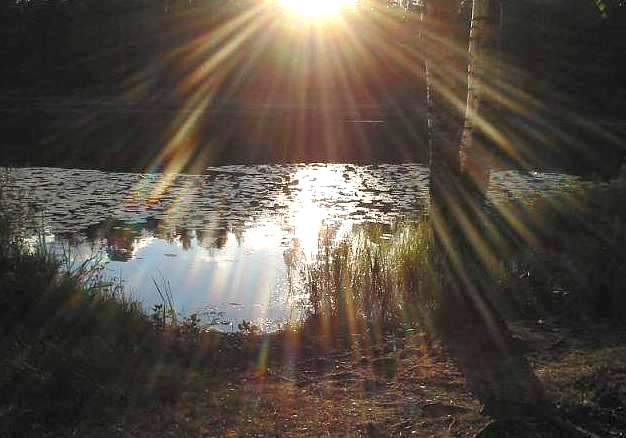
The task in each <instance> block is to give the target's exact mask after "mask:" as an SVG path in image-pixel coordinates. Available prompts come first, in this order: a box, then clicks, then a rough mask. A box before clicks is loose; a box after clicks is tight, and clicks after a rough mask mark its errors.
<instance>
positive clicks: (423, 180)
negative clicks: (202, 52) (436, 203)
mask: <svg viewBox="0 0 626 438" xmlns="http://www.w3.org/2000/svg"><path fill="white" fill-rule="evenodd" d="M3 174H4V175H6V176H5V177H4V182H3V187H2V192H3V198H4V199H3V202H4V203H5V205H6V206H7V207H8V208H15V209H17V208H18V207H19V206H25V205H27V206H29V210H30V211H36V212H37V213H36V214H35V215H31V217H34V218H35V220H34V221H30V222H32V223H30V222H29V223H26V222H25V223H24V224H23V226H24V227H25V228H26V231H27V232H28V233H30V235H31V236H35V235H36V234H41V230H43V234H44V236H43V237H44V238H45V241H46V242H47V244H48V245H49V246H50V247H51V248H53V249H54V250H55V251H57V252H61V251H63V252H65V253H66V254H67V253H69V254H70V257H71V258H73V259H74V260H75V261H81V260H85V259H88V258H94V259H97V260H99V261H101V262H102V263H104V266H105V272H106V275H107V277H108V278H110V279H116V280H117V281H120V282H122V284H123V285H124V289H125V291H127V293H129V294H131V295H132V297H134V298H136V299H138V300H140V301H141V302H142V303H143V305H144V306H145V308H146V310H148V311H149V310H150V309H151V308H152V306H154V305H155V304H159V303H160V302H161V297H160V295H159V293H158V291H157V285H158V286H159V288H161V289H163V288H169V289H171V292H172V296H173V300H174V304H175V306H176V309H177V311H178V312H179V313H180V314H182V315H188V314H191V313H200V314H201V315H204V316H205V317H206V318H208V319H210V320H212V321H213V322H215V323H217V327H218V328H219V329H221V330H236V329H237V325H238V323H240V322H241V321H242V320H246V321H252V322H254V323H255V324H257V325H258V326H260V327H261V328H263V329H265V330H272V329H275V328H276V327H277V326H279V325H280V324H282V323H284V322H286V321H289V320H293V319H297V318H299V317H301V315H302V309H303V303H305V302H306V297H302V296H298V294H295V293H293V290H291V288H290V287H289V281H288V270H287V264H286V261H287V258H288V257H290V255H292V254H294V253H295V252H297V253H298V254H300V255H301V256H302V257H305V258H309V257H314V255H315V253H316V251H317V249H318V239H319V236H320V233H321V232H322V231H324V230H327V229H329V228H332V230H333V236H334V238H336V239H339V238H341V237H345V236H347V235H348V234H349V233H352V232H354V230H356V229H358V228H359V227H361V226H363V225H364V224H371V223H375V224H382V225H383V226H389V229H391V225H392V224H394V223H397V222H400V221H411V220H413V219H415V218H416V217H418V216H419V215H421V214H423V213H424V212H425V211H426V209H427V208H428V177H429V172H428V168H427V167H426V166H424V165H421V164H417V163H407V164H379V165H352V164H276V165H231V166H221V167H210V168H207V169H206V170H205V172H204V173H203V174H202V175H184V174H140V173H115V172H105V171H99V170H78V169H59V168H15V169H4V170H3ZM578 182H579V180H578V178H576V177H574V176H570V175H564V174H558V173H535V172H531V173H528V172H520V171H512V170H508V171H498V172H492V173H491V176H490V182H489V191H488V197H489V200H490V202H499V201H501V200H503V199H506V198H523V197H526V196H529V195H532V194H537V193H542V194H544V195H545V194H549V193H551V192H559V191H562V190H568V189H570V188H572V187H574V186H575V185H576V184H578ZM295 250H297V251H295Z"/></svg>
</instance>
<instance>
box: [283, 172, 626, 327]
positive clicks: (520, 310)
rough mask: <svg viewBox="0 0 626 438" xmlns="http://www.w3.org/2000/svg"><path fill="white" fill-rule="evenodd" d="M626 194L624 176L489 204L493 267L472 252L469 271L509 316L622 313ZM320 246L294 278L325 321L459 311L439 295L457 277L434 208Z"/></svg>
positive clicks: (367, 322) (391, 319)
mask: <svg viewBox="0 0 626 438" xmlns="http://www.w3.org/2000/svg"><path fill="white" fill-rule="evenodd" d="M624 200H626V179H625V178H624V177H622V178H618V179H616V180H614V181H612V182H610V183H608V184H596V185H588V186H586V187H583V188H581V189H580V190H579V191H577V192H574V193H563V194H558V195H550V196H538V197H537V198H535V199H531V200H524V201H515V202H510V203H509V204H506V205H498V206H493V205H486V206H485V209H486V212H487V215H486V216H485V217H488V218H489V221H490V222H489V223H488V224H486V225H485V227H486V228H485V233H487V234H488V236H486V237H485V238H486V239H489V238H493V239H497V240H498V245H494V246H492V248H493V249H492V251H495V253H494V254H490V257H489V258H488V259H489V260H490V261H491V265H490V266H485V265H484V263H483V262H481V261H480V260H478V259H476V260H468V259H467V258H466V259H464V262H465V263H466V264H467V265H466V266H464V271H465V272H467V273H469V274H470V275H469V276H468V277H466V278H469V279H470V280H469V281H473V282H476V283H480V284H479V285H478V287H479V288H480V290H481V291H483V293H484V294H485V295H484V297H483V298H484V299H486V300H488V301H489V305H493V306H494V309H495V310H497V311H498V312H501V313H502V314H503V315H504V316H506V317H509V318H539V319H541V318H545V317H564V318H569V319H571V320H576V319H579V318H581V317H582V318H598V317H611V318H613V319H614V320H615V321H619V320H620V319H621V318H622V311H623V309H624V308H626V294H624V287H625V286H624V285H626V252H624V248H626V202H624ZM493 236H496V237H493ZM456 241H457V242H458V241H462V239H461V240H458V239H457V240H456ZM468 245H469V242H468ZM318 246H319V247H318V250H317V252H316V255H315V256H314V257H313V258H312V259H308V260H307V259H306V258H299V259H298V258H291V259H289V260H290V263H288V265H289V278H290V280H291V283H292V286H293V287H294V288H295V289H297V290H298V292H302V293H303V294H304V295H305V296H308V297H309V300H310V307H309V312H308V314H309V317H310V319H311V320H313V321H317V322H318V323H320V324H321V326H322V327H323V328H325V330H327V331H329V332H332V333H334V334H335V335H339V334H341V333H346V332H347V333H350V332H351V333H362V332H363V331H367V330H372V329H375V330H378V331H380V330H388V329H393V328H394V327H398V326H409V325H413V326H416V325H417V326H421V327H423V328H426V329H429V330H430V329H433V330H434V329H436V328H435V327H434V326H435V325H436V320H437V318H442V315H443V318H450V317H453V315H446V314H445V312H446V309H444V308H442V306H443V304H442V301H441V299H440V298H441V291H442V290H443V288H449V287H450V285H451V282H452V281H454V279H453V278H451V277H450V275H449V274H450V272H449V271H446V270H445V269H441V261H442V260H443V259H444V254H442V253H441V249H440V248H441V247H440V246H438V245H435V240H434V235H433V230H432V224H431V223H430V219H429V218H428V217H426V216H425V217H423V218H421V219H419V220H417V221H413V222H411V223H404V224H402V223H401V224H396V225H395V226H393V227H392V229H391V231H390V230H388V229H386V228H385V227H383V226H376V225H368V226H361V227H357V228H355V230H354V232H353V233H351V234H349V235H348V236H346V237H344V238H341V239H339V240H337V239H336V236H334V235H333V233H332V232H331V233H322V235H321V236H320V240H319V245H318ZM465 286H471V285H465Z"/></svg>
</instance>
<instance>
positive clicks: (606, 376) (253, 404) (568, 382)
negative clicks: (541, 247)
mask: <svg viewBox="0 0 626 438" xmlns="http://www.w3.org/2000/svg"><path fill="white" fill-rule="evenodd" d="M511 328H512V330H513V333H514V335H515V337H516V338H518V340H519V344H520V345H521V348H524V349H525V352H526V357H527V358H528V360H529V362H530V364H531V366H532V368H533V370H534V371H535V373H536V374H537V376H538V377H539V379H540V380H541V381H542V383H543V384H544V386H545V389H546V392H547V394H548V396H549V399H550V401H551V403H552V404H553V406H554V408H555V412H558V413H559V414H560V415H561V417H562V418H563V419H564V420H565V421H567V422H569V423H570V424H572V425H575V426H577V427H580V428H582V429H584V430H585V431H587V432H589V433H590V435H587V436H594V434H595V436H603V437H623V436H626V415H625V412H624V407H625V406H626V385H625V383H626V330H624V329H616V328H615V327H612V326H609V325H608V324H602V323H593V324H591V323H584V322H581V323H580V326H579V327H572V325H571V324H569V325H567V326H566V325H564V324H560V323H558V322H556V321H532V322H528V321H526V322H519V323H514V324H512V325H511ZM270 363H272V362H270ZM275 363H276V364H274V365H269V366H268V367H265V368H259V367H256V366H251V367H250V368H249V369H248V370H246V371H242V372H237V373H233V374H231V375H230V376H229V377H228V378H223V377H222V378H220V379H217V380H216V379H214V378H209V377H206V376H203V375H195V374H194V375H190V376H184V378H186V379H188V381H189V383H188V384H187V385H185V387H186V388H188V389H187V390H186V391H185V392H183V393H182V395H181V396H179V397H177V398H176V400H175V401H168V400H167V394H163V395H162V400H161V401H162V402H161V403H159V404H158V405H157V406H155V409H154V410H153V411H151V412H147V413H145V415H141V416H137V415H129V416H128V418H127V419H126V420H124V421H122V422H120V423H119V424H116V425H111V424H108V425H106V426H105V425H102V426H99V427H93V426H94V425H85V428H88V429H89V432H88V433H87V429H85V430H83V431H81V430H76V431H75V432H76V433H77V434H78V436H131V437H148V436H163V437H167V436H172V437H184V436H194V437H195V436H202V437H213V436H286V437H289V436H369V437H376V436H416V437H472V436H476V435H477V434H478V433H479V432H480V431H481V430H483V429H484V428H485V427H486V426H487V425H488V424H489V423H490V422H492V419H491V418H489V417H488V416H486V415H484V414H483V413H482V406H481V404H480V402H479V401H477V400H476V399H475V397H474V396H473V395H472V394H471V393H470V392H468V390H467V389H466V385H465V379H464V377H463V375H462V374H461V373H460V372H459V370H458V369H457V368H456V367H455V365H454V361H453V360H452V359H451V358H450V356H449V355H448V353H447V352H446V348H445V346H443V345H440V344H437V343H436V342H435V343H434V344H432V345H429V346H428V347H427V346H426V343H425V342H424V337H423V335H422V334H420V333H416V332H410V333H407V334H406V336H403V337H402V338H394V339H390V340H387V341H386V342H385V343H383V344H381V345H380V346H379V348H372V349H370V353H368V354H367V355H361V354H359V353H356V352H353V351H343V352H341V351H339V352H330V353H327V354H324V355H322V356H317V357H316V356H310V357H309V358H308V359H307V358H289V357H287V358H284V359H283V360H280V361H276V362H275ZM494 436H498V435H494ZM541 436H556V435H553V434H552V435H551V434H542V435H541ZM559 436H564V435H559ZM581 436H585V435H584V434H583V435H581Z"/></svg>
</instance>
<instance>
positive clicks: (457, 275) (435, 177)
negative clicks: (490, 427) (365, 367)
mask: <svg viewBox="0 0 626 438" xmlns="http://www.w3.org/2000/svg"><path fill="white" fill-rule="evenodd" d="M457 7H458V4H457V3H456V2H455V1H452V0H439V1H437V0H431V3H430V4H429V5H428V8H429V11H427V14H428V15H429V16H428V15H427V16H426V17H425V20H424V21H423V30H422V36H423V38H422V42H423V49H424V52H425V70H426V78H427V89H428V96H427V98H428V103H429V116H428V124H429V126H428V128H429V134H430V144H429V146H430V172H431V177H430V190H431V194H430V199H431V223H432V226H433V229H434V236H435V245H434V256H433V265H434V269H435V272H436V273H437V274H438V276H439V278H440V279H441V295H440V304H439V310H438V311H437V314H436V315H435V318H434V320H435V329H436V330H437V331H438V332H439V334H440V335H441V337H442V339H443V340H444V341H445V343H446V345H447V346H448V349H449V351H450V352H451V353H452V355H453V357H454V358H455V359H456V362H457V364H458V365H459V367H460V368H461V370H462V372H463V373H464V375H465V377H466V381H467V384H468V386H469V387H470V389H471V390H472V391H473V392H474V393H475V394H476V395H477V396H478V397H479V398H480V399H481V401H482V402H483V403H484V405H485V409H486V411H487V412H488V413H490V414H491V415H493V416H495V417H500V416H507V415H510V414H515V415H519V414H520V413H525V412H523V411H525V410H527V409H528V410H532V409H534V408H535V406H536V404H537V403H540V402H542V401H543V400H544V393H543V388H542V386H541V383H540V382H539V380H538V379H537V377H536V376H535V375H534V373H533V371H532V369H531V368H530V366H529V365H528V363H527V361H526V360H525V358H524V357H523V355H522V354H521V353H520V352H519V351H517V349H516V346H515V344H514V342H513V340H512V336H511V332H510V331H509V329H508V327H507V325H506V323H505V322H504V319H503V318H502V316H501V315H500V314H499V313H498V311H497V309H496V307H495V306H494V305H493V304H492V302H491V300H490V298H489V297H490V296H491V295H492V293H493V289H494V288H495V283H494V282H492V281H491V280H490V278H491V277H490V272H491V271H490V269H491V268H493V265H494V262H495V261H497V257H498V254H497V252H496V250H495V249H494V244H493V239H491V233H494V232H495V231H494V230H495V225H494V224H493V223H492V222H491V221H490V220H489V216H488V215H487V214H486V211H485V204H484V200H485V193H486V188H487V183H488V175H489V168H488V166H486V165H485V163H484V160H483V161H481V159H480V158H481V157H480V154H479V153H478V152H480V151H481V150H482V149H484V148H485V147H486V144H487V142H486V141H485V139H486V138H487V136H486V133H489V132H490V126H489V124H488V123H487V119H488V117H487V115H486V113H487V110H488V108H489V107H490V103H489V102H488V99H487V98H486V96H488V94H487V95H485V93H484V91H485V79H486V78H487V77H488V74H489V58H490V57H491V56H493V53H490V51H491V52H493V51H492V50H491V48H492V47H495V45H494V43H493V40H494V36H495V35H494V32H492V31H490V29H489V25H490V24H489V23H493V18H492V16H491V14H492V12H493V11H494V9H495V8H493V7H492V4H491V2H490V0H474V2H473V4H472V23H471V30H470V40H469V41H470V42H469V44H467V42H466V41H467V35H463V34H462V31H463V30H464V28H463V26H462V25H461V24H460V23H459V24H458V26H456V27H455V26H454V24H453V23H455V22H456V23H458V22H459V17H458V13H457ZM463 48H464V50H463ZM468 49H469V50H468ZM460 51H463V52H464V54H465V56H466V58H464V64H463V63H461V66H460V68H459V59H462V60H463V58H460V57H459V56H460V55H459V53H460ZM468 59H469V68H468V69H467V77H466V79H467V82H465V80H464V75H463V70H464V69H466V68H467V62H468V61H467V60H468ZM459 84H460V85H459ZM462 86H465V91H466V94H465V95H463V94H462V93H461V92H459V89H460V88H463V87H462ZM520 411H521V412H520Z"/></svg>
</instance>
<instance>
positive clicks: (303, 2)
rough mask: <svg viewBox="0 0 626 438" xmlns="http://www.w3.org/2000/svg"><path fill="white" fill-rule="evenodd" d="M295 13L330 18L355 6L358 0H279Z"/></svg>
mask: <svg viewBox="0 0 626 438" xmlns="http://www.w3.org/2000/svg"><path fill="white" fill-rule="evenodd" d="M279 1H280V4H281V5H282V6H283V7H284V8H285V9H287V10H288V11H289V12H291V13H292V14H294V15H297V16H300V17H305V18H310V19H320V18H330V17H333V16H336V15H338V14H339V13H340V12H341V11H342V10H344V9H347V8H350V7H355V6H356V4H357V1H358V0H279Z"/></svg>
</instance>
